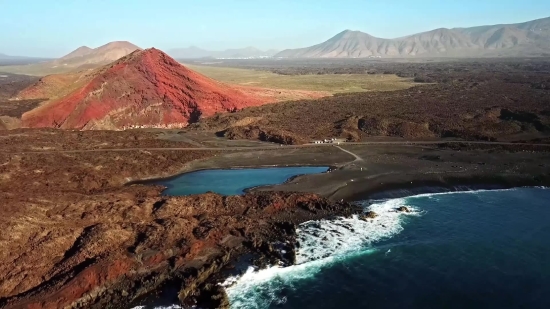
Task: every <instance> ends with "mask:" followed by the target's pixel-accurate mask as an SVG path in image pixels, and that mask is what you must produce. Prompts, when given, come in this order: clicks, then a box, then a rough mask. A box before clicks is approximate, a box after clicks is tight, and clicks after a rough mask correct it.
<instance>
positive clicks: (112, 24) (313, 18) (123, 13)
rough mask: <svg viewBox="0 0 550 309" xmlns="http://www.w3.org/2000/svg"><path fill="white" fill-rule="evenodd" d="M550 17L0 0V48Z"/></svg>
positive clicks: (474, 8)
mask: <svg viewBox="0 0 550 309" xmlns="http://www.w3.org/2000/svg"><path fill="white" fill-rule="evenodd" d="M549 16H550V1H548V0H437V1H436V0H370V1H369V0H331V1H326V0H256V1H253V0H239V1H237V0H194V1H188V0H0V53H4V54H8V55H14V56H34V57H52V58H56V57H61V56H63V55H65V54H67V53H69V52H71V51H72V50H74V49H76V48H77V47H79V46H83V45H86V46H89V47H91V48H95V47H98V46H101V45H103V44H105V43H108V42H111V41H130V42H132V43H134V44H136V45H138V46H140V47H142V48H147V47H156V48H159V49H162V50H165V51H169V50H170V49H173V48H184V47H189V46H198V47H200V48H204V49H209V50H224V49H228V48H242V47H247V46H254V47H257V48H260V49H263V50H266V49H278V50H282V49H286V48H299V47H307V46H310V45H314V44H318V43H321V42H323V41H326V40H327V39H329V38H330V37H332V36H334V35H336V34H337V33H339V32H341V31H343V30H345V29H351V30H359V31H363V32H366V33H369V34H371V35H374V36H377V37H383V38H396V37H400V36H405V35H409V34H413V33H418V32H422V31H429V30H432V29H436V28H441V27H445V28H453V27H469V26H478V25H488V24H501V23H518V22H524V21H529V20H533V19H537V18H544V17H549Z"/></svg>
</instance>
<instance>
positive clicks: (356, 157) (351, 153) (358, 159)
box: [334, 146, 364, 161]
mask: <svg viewBox="0 0 550 309" xmlns="http://www.w3.org/2000/svg"><path fill="white" fill-rule="evenodd" d="M334 147H336V148H338V149H340V150H342V151H343V152H346V153H349V154H350V155H352V156H353V157H355V161H364V160H363V158H361V157H360V156H358V155H356V154H354V153H353V152H351V151H349V150H345V149H344V148H342V147H340V146H334Z"/></svg>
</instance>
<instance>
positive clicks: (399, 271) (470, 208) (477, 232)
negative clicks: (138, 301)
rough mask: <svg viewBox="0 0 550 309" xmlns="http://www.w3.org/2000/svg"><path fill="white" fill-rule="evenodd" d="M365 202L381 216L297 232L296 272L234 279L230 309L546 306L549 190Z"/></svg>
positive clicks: (549, 301) (549, 297) (311, 225)
mask: <svg viewBox="0 0 550 309" xmlns="http://www.w3.org/2000/svg"><path fill="white" fill-rule="evenodd" d="M363 204H364V205H365V207H366V209H369V210H372V211H375V212H376V213H378V215H379V216H378V217H377V218H376V219H374V220H372V221H369V222H365V221H362V220H360V219H358V218H351V219H343V218H342V219H335V220H323V221H318V222H308V223H304V224H302V225H301V226H300V229H299V238H300V244H301V246H300V248H299V250H298V253H299V255H298V262H297V263H298V265H295V266H290V267H286V268H279V267H272V268H269V269H265V270H259V271H256V270H254V269H253V268H250V269H249V270H248V272H246V273H245V274H244V275H243V276H241V277H239V278H230V279H229V280H228V281H227V282H226V285H227V286H228V287H227V292H228V295H229V298H230V300H231V306H232V308H316V309H319V308H550V190H547V189H542V188H518V189H510V190H492V191H470V192H454V193H439V194H425V195H417V196H412V197H407V198H399V199H391V200H385V201H369V202H364V203H363ZM399 206H407V207H408V208H409V209H410V210H411V211H412V212H411V213H408V214H405V213H400V212H396V211H395V208H397V207H399Z"/></svg>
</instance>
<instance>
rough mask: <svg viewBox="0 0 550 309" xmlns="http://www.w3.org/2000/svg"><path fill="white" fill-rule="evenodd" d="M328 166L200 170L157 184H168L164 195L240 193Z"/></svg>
mask: <svg viewBox="0 0 550 309" xmlns="http://www.w3.org/2000/svg"><path fill="white" fill-rule="evenodd" d="M327 170H328V167H273V168H249V169H219V170H203V171H197V172H192V173H187V174H182V175H180V176H177V177H174V178H171V179H168V180H160V181H158V182H156V184H160V185H164V186H166V187H168V189H166V190H165V191H164V194H166V195H173V196H177V195H190V194H200V193H205V192H208V191H212V192H216V193H219V194H223V195H239V194H243V193H244V190H246V189H248V188H252V187H257V186H267V185H276V184H280V183H284V182H285V181H286V180H288V179H289V178H291V177H293V176H297V175H305V174H318V173H324V172H326V171H327Z"/></svg>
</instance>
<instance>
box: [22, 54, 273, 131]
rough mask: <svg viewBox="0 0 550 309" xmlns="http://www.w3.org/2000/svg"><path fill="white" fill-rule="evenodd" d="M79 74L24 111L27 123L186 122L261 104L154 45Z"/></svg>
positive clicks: (147, 124) (157, 124)
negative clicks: (60, 93)
mask: <svg viewBox="0 0 550 309" xmlns="http://www.w3.org/2000/svg"><path fill="white" fill-rule="evenodd" d="M83 79H85V80H82V79H81V83H82V84H81V87H80V88H79V89H76V90H73V91H72V92H71V93H69V94H68V95H66V96H64V97H62V98H59V99H55V100H54V101H51V102H49V103H48V104H47V105H45V107H44V108H41V109H37V110H33V111H30V112H27V113H25V115H23V122H24V125H25V126H28V127H52V126H55V127H61V128H75V129H124V128H128V127H132V126H145V127H163V128H166V127H175V128H180V127H185V126H186V125H187V124H189V123H192V122H195V121H197V120H198V119H199V118H200V117H204V116H212V115H214V114H215V113H218V112H228V111H234V110H238V109H241V108H244V107H248V106H256V105H261V104H263V103H265V102H266V99H264V98H257V97H255V96H252V95H249V94H245V93H243V92H240V91H239V90H236V89H233V88H231V87H229V86H228V85H225V84H222V83H219V82H217V81H214V80H212V79H210V78H208V77H206V76H204V75H201V74H199V73H197V72H195V71H193V70H190V69H188V68H186V67H185V66H183V65H181V64H179V63H178V62H177V61H175V60H174V59H172V58H171V57H170V56H168V55H167V54H165V53H164V52H162V51H160V50H158V49H156V48H148V49H145V50H135V51H132V52H131V53H130V54H128V55H126V56H124V57H122V58H120V59H118V60H117V61H115V62H113V63H110V64H108V65H106V66H104V67H102V68H101V69H98V70H96V71H94V72H93V74H88V75H86V76H85V77H83Z"/></svg>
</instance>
